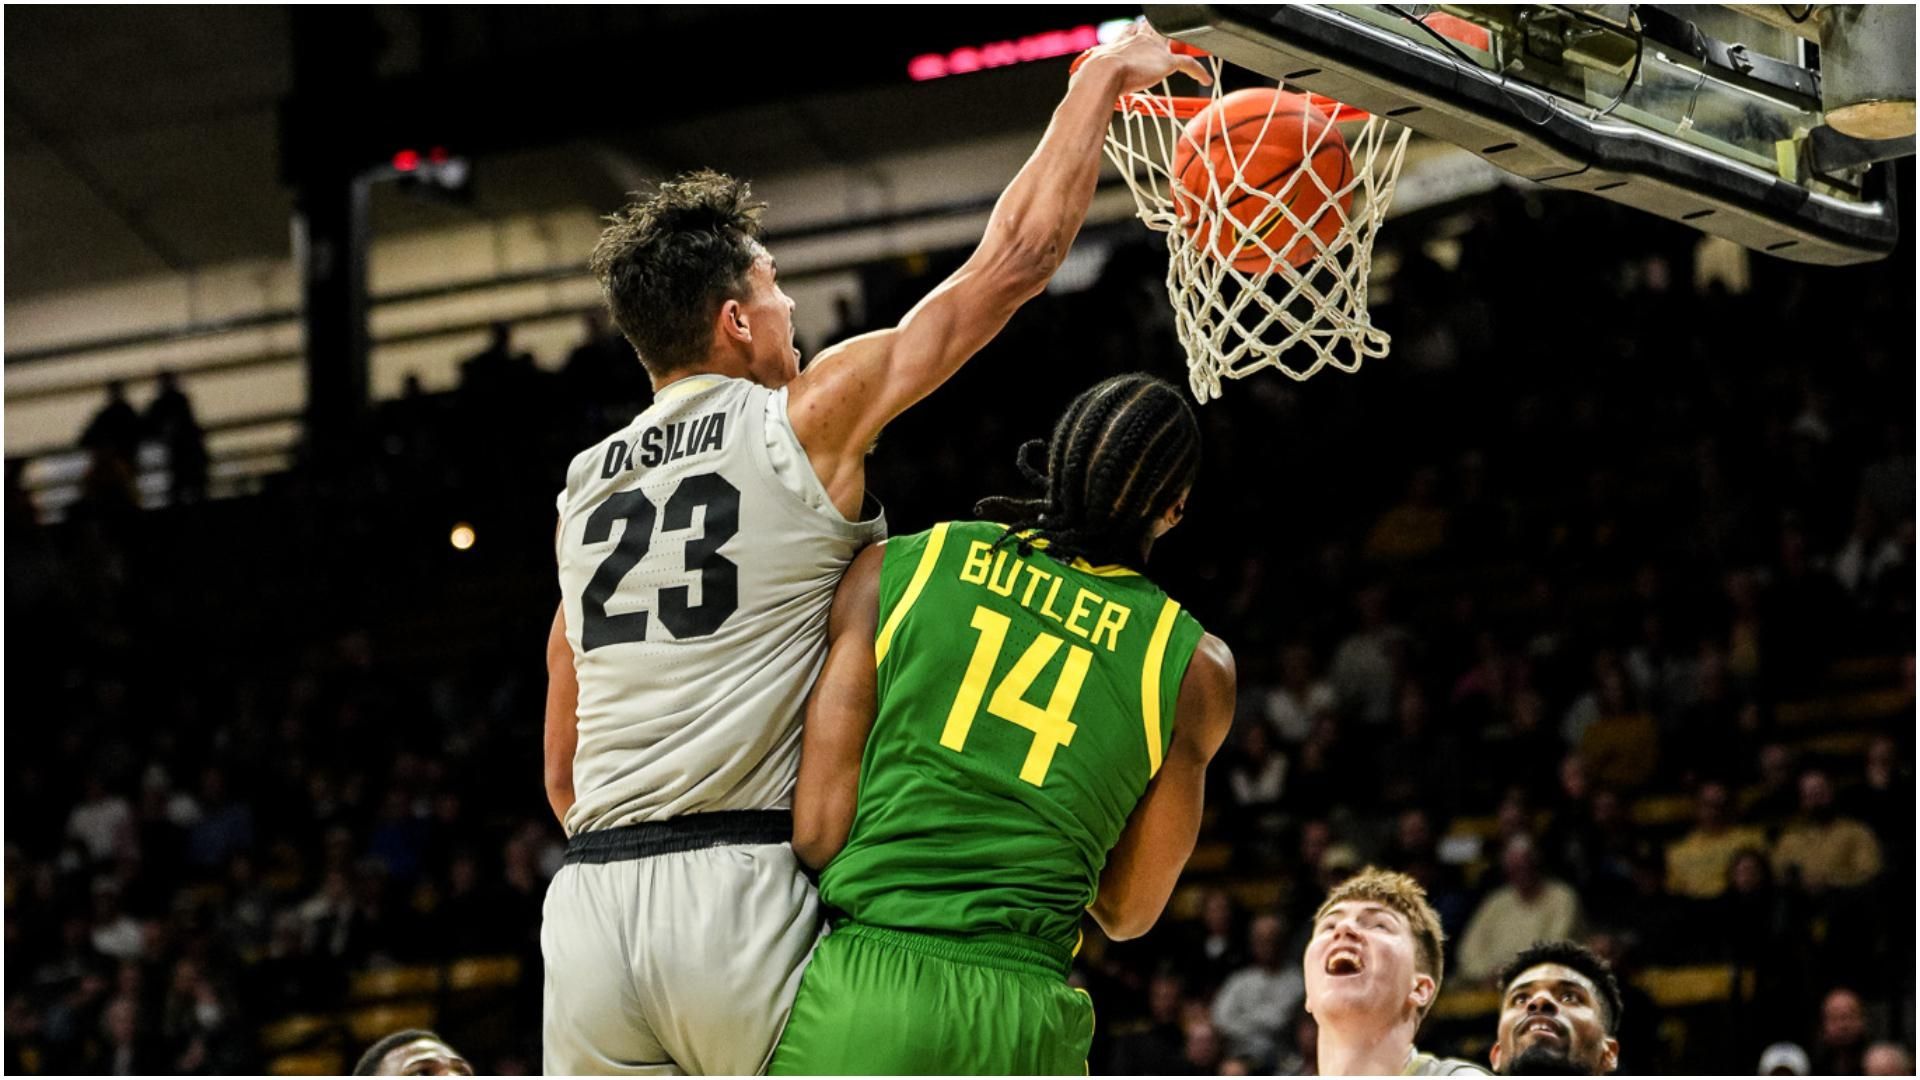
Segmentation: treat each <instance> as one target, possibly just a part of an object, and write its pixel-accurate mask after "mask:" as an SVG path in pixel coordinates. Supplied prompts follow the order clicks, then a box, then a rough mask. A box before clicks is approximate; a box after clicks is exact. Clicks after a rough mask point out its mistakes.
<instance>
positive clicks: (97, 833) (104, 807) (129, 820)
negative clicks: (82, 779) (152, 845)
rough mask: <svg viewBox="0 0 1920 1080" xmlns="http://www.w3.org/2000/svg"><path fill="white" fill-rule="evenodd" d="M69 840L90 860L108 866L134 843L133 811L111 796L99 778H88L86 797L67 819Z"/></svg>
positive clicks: (117, 796)
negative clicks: (126, 847) (110, 861)
mask: <svg viewBox="0 0 1920 1080" xmlns="http://www.w3.org/2000/svg"><path fill="white" fill-rule="evenodd" d="M67 838H68V839H70V840H73V841H75V842H77V843H78V844H79V845H80V846H81V848H82V849H83V850H84V851H85V852H86V854H87V857H88V858H89V859H92V860H93V861H94V862H107V861H109V860H111V859H113V858H114V857H115V856H116V855H118V854H119V853H120V850H121V848H122V847H123V846H124V845H125V844H127V843H129V842H131V840H132V839H133V807H132V806H130V805H128V803H127V800H126V799H125V798H123V797H121V796H119V795H116V794H113V793H111V792H109V791H108V790H107V785H106V784H105V783H104V782H102V781H101V779H100V777H99V776H89V777H87V787H86V794H85V796H83V797H82V798H81V800H80V802H79V804H78V805H76V806H75V807H74V808H73V812H72V813H71V814H68V815H67Z"/></svg>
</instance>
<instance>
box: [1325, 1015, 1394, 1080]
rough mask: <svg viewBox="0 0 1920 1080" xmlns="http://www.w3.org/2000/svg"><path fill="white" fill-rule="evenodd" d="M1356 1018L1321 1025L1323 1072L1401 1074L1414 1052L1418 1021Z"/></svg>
mask: <svg viewBox="0 0 1920 1080" xmlns="http://www.w3.org/2000/svg"><path fill="white" fill-rule="evenodd" d="M1342 1019H1343V1020H1345V1019H1347V1018H1344V1017H1343V1018H1342ZM1353 1019H1354V1021H1355V1022H1351V1023H1340V1024H1337V1025H1336V1024H1334V1023H1323V1024H1321V1025H1320V1053H1319V1073H1320V1075H1321V1076H1398V1075H1399V1074H1400V1072H1401V1070H1403V1069H1405V1068H1406V1067H1407V1060H1408V1059H1409V1058H1411V1057H1412V1056H1413V1033H1414V1031H1415V1029H1416V1028H1417V1027H1418V1025H1417V1024H1409V1023H1407V1022H1405V1021H1393V1022H1389V1023H1385V1024H1379V1023H1369V1022H1367V1020H1366V1019H1365V1018H1358V1017H1356V1018H1353Z"/></svg>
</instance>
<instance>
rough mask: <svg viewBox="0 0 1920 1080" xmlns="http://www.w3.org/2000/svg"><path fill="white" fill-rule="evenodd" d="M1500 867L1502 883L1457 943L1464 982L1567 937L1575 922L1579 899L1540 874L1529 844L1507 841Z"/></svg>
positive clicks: (1520, 840) (1523, 839)
mask: <svg viewBox="0 0 1920 1080" xmlns="http://www.w3.org/2000/svg"><path fill="white" fill-rule="evenodd" d="M1500 866H1501V869H1502V870H1503V871H1505V873H1506V879H1507V880H1506V884H1504V885H1502V886H1500V887H1499V888H1498V889H1495V890H1494V891H1493V892H1491V893H1489V894H1487V898H1486V899H1485V900H1483V901H1481V903H1480V908H1479V910H1477V911H1475V912H1474V913H1473V918H1472V919H1469V920H1468V921H1467V932H1466V934H1465V935H1463V936H1462V937H1461V939H1460V949H1459V962H1460V975H1461V976H1462V977H1463V978H1468V979H1483V978H1486V977H1488V976H1491V975H1493V974H1494V973H1495V972H1497V971H1499V970H1500V965H1501V964H1503V963H1505V962H1506V961H1507V959H1508V958H1509V957H1512V956H1514V955H1515V954H1517V953H1519V952H1520V951H1521V950H1523V949H1525V948H1526V947H1527V946H1529V945H1531V944H1533V943H1534V942H1536V941H1556V940H1559V939H1562V938H1569V937H1572V936H1573V935H1574V932H1575V930H1576V929H1577V928H1578V926H1579V924H1580V898H1579V897H1578V896H1576V895H1574V892H1573V890H1572V889H1570V888H1568V887H1567V884H1566V883H1565V882H1563V881H1558V880H1555V879H1553V878H1547V877H1543V876H1542V875H1541V873H1540V860H1539V856H1538V854H1537V853H1536V852H1535V851H1534V846H1533V842H1532V841H1531V840H1529V839H1527V838H1526V837H1516V838H1514V839H1513V840H1511V841H1509V842H1508V844H1507V846H1506V849H1505V850H1504V851H1503V852H1502V853H1501V856H1500Z"/></svg>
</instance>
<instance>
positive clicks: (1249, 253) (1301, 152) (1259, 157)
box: [1173, 87, 1353, 272]
mask: <svg viewBox="0 0 1920 1080" xmlns="http://www.w3.org/2000/svg"><path fill="white" fill-rule="evenodd" d="M1309 155H1311V156H1312V161H1311V163H1310V168H1311V171H1312V173H1313V175H1312V176H1309V175H1307V174H1306V173H1304V172H1302V171H1301V170H1300V163H1301V162H1302V161H1303V160H1305V159H1306V158H1307V157H1308V156H1309ZM1236 172H1237V173H1238V175H1239V176H1240V178H1241V180H1242V181H1243V183H1244V185H1245V186H1244V187H1242V186H1238V185H1236V184H1235V183H1234V176H1235V174H1236ZM1173 175H1174V179H1175V184H1174V192H1173V195H1174V205H1175V207H1176V209H1177V210H1178V211H1179V213H1180V219H1181V220H1182V221H1183V222H1185V223H1186V227H1187V229H1188V231H1189V232H1193V233H1195V240H1196V241H1197V242H1198V243H1199V244H1200V246H1202V247H1208V248H1211V249H1212V250H1213V253H1214V255H1215V256H1216V257H1218V258H1220V259H1227V258H1232V259H1233V265H1234V268H1235V269H1237V270H1242V271H1247V272H1253V271H1258V270H1264V269H1266V268H1267V267H1268V266H1270V265H1272V263H1273V260H1272V259H1271V258H1269V257H1268V255H1267V253H1266V252H1265V251H1262V250H1261V249H1260V247H1259V246H1258V245H1255V244H1251V243H1249V245H1248V246H1247V247H1245V248H1244V249H1242V250H1241V251H1240V252H1239V254H1238V255H1235V254H1234V248H1235V247H1236V246H1238V244H1239V242H1240V235H1241V234H1240V232H1239V230H1236V229H1234V228H1233V227H1231V226H1227V225H1225V224H1224V223H1217V222H1214V221H1209V220H1207V219H1205V218H1204V217H1203V215H1202V214H1201V212H1200V208H1201V206H1203V205H1217V204H1218V203H1220V202H1222V201H1224V202H1225V203H1226V213H1227V214H1228V215H1230V216H1231V217H1232V218H1233V219H1234V220H1235V221H1238V222H1240V223H1241V224H1242V225H1244V226H1246V228H1247V229H1248V230H1250V231H1252V232H1253V233H1254V234H1255V235H1257V236H1260V237H1261V238H1262V239H1264V240H1265V241H1266V243H1267V246H1268V247H1269V248H1272V249H1273V250H1274V251H1275V252H1276V253H1277V254H1278V255H1279V257H1280V258H1282V259H1285V260H1286V261H1287V262H1289V263H1291V264H1293V265H1294V266H1305V265H1306V264H1307V263H1309V262H1312V261H1313V260H1314V258H1315V257H1317V256H1318V255H1319V254H1320V248H1319V247H1317V246H1316V245H1315V244H1314V242H1313V241H1312V240H1309V239H1307V238H1306V237H1303V236H1301V235H1299V232H1298V230H1297V229H1296V228H1295V226H1294V224H1293V222H1292V221H1290V220H1288V218H1287V215H1286V214H1283V213H1281V212H1280V210H1279V208H1278V207H1276V206H1274V205H1273V203H1272V201H1271V200H1269V199H1268V198H1267V197H1266V196H1264V195H1261V194H1259V192H1268V193H1270V194H1274V195H1278V196H1279V197H1280V200H1281V202H1282V204H1283V205H1284V206H1286V207H1287V209H1289V210H1291V211H1292V212H1293V214H1294V216H1295V217H1297V218H1298V219H1299V220H1300V221H1302V222H1305V223H1307V225H1308V227H1309V228H1311V229H1312V230H1313V232H1314V235H1315V236H1317V237H1319V238H1320V240H1321V241H1322V242H1323V243H1331V242H1332V241H1333V238H1334V237H1335V236H1336V235H1338V234H1339V232H1340V229H1341V227H1342V226H1343V225H1344V224H1345V222H1346V214H1347V211H1348V210H1350V209H1352V207H1353V193H1352V192H1351V191H1346V190H1343V189H1344V188H1346V186H1347V184H1348V182H1349V181H1351V180H1352V179H1353V157H1352V155H1351V154H1350V153H1349V152H1348V151H1347V140H1345V139H1344V138H1342V137H1341V136H1340V130H1339V129H1338V128H1337V127H1334V126H1333V122H1332V121H1330V120H1329V119H1327V116H1326V114H1325V113H1323V112H1321V111H1320V110H1319V109H1316V108H1314V107H1313V106H1312V105H1311V104H1309V103H1308V101H1307V99H1306V98H1305V97H1304V96H1302V95H1300V94H1294V93H1288V92H1285V91H1280V90H1273V89H1269V88H1260V87H1256V88H1253V89H1248V90H1235V91H1234V92H1233V93H1231V94H1226V95H1224V96H1222V97H1221V98H1220V100H1219V101H1216V102H1214V103H1213V104H1211V105H1209V106H1207V107H1206V108H1205V109H1203V110H1201V111H1200V112H1199V113H1197V114H1196V115H1195V116H1194V118H1193V119H1192V120H1189V121H1188V122H1187V126H1186V130H1185V131H1184V132H1183V133H1182V134H1181V137H1180V144H1179V145H1178V146H1176V147H1175V148H1174V152H1173ZM1315 176H1317V177H1318V178H1319V180H1320V183H1319V184H1316V183H1315V182H1314V177H1315ZM1322 185H1325V186H1324V188H1323V187H1322ZM1248 189H1253V190H1248ZM1327 192H1333V193H1335V194H1337V195H1338V197H1339V206H1338V208H1337V209H1336V208H1335V207H1333V206H1330V205H1328V204H1329V201H1330V200H1329V199H1328V196H1327ZM1315 215H1318V216H1317V217H1316V216H1315ZM1216 227H1217V228H1218V234H1219V235H1217V236H1209V235H1207V234H1208V233H1209V232H1212V231H1214V230H1215V229H1216Z"/></svg>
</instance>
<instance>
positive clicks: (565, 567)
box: [556, 375, 886, 835]
mask: <svg viewBox="0 0 1920 1080" xmlns="http://www.w3.org/2000/svg"><path fill="white" fill-rule="evenodd" d="M558 504H559V509H560V528H559V534H558V539H557V541H556V555H557V557H558V559H559V567H560V594H561V604H562V606H563V608H564V610H565V613H566V624H567V640H568V642H569V643H570V644H571V645H572V646H573V660H574V671H575V673H576V675H577V676H578V679H579V684H580V701H579V710H578V712H579V744H578V747H577V748H576V750H575V751H574V757H573V784H574V797H575V801H574V804H573V808H572V809H571V810H569V811H568V812H567V820H566V829H567V833H568V834H569V835H573V834H576V833H580V832H586V831H593V830H598V829H607V828H612V827H614V826H618V825H627V824H631V823H634V822H639V821H658V820H663V819H666V818H672V817H678V816H680V815H683V814H693V813H704V812H708V811H714V810H770V809H781V808H785V807H788V806H791V805H792V801H793V784H794V777H795V774H796V771H797V769H798V766H799V759H800V725H801V717H802V713H803V711H804V706H805V703H806V697H807V691H808V689H809V688H811V686H812V685H813V680H814V677H815V676H816V675H817V674H818V673H819V670H820V665H821V663H822V661H823V660H824V659H825V656H826V632H827V615H828V612H829V609H830V608H831V607H832V604H833V594H834V590H835V588H836V587H837V586H838V585H839V582H840V578H841V575H842V574H844V573H845V572H846V568H847V564H848V563H850V562H851V561H852V560H853V557H854V555H856V554H858V553H859V551H860V549H861V548H863V547H865V546H866V545H868V544H869V543H872V542H874V541H876V540H879V539H882V538H883V537H884V536H885V535H886V524H885V519H884V517H882V516H880V515H879V514H877V513H876V515H875V517H874V518H873V519H871V520H867V521H860V522H849V521H847V520H846V519H845V518H844V517H842V516H841V514H840V513H839V512H838V511H837V510H836V509H835V508H834V506H833V504H832V502H831V501H830V500H829V499H828V498H827V495H826V492H825V490H824V489H823V487H822V486H821V484H820V481H819V479H818V478H817V477H816V476H815V475H814V472H813V467H812V465H811V464H809V462H808V461H807V457H806V453H805V451H804V450H803V449H802V448H801V446H800V443H799V440H798V439H797V438H796V437H795V435H794V433H793V429H792V426H791V424H790V423H789V422H788V420H787V393H786V391H785V390H784V389H782V390H768V389H766V388H765V387H761V386H758V385H755V384H754V383H751V382H748V381H746V380H744V379H730V378H725V377H723V376H717V375H696V376H690V377H688V378H685V379H682V380H680V381H678V382H674V383H671V384H669V385H667V386H666V387H664V388H662V389H661V390H660V392H659V393H658V394H657V395H656V396H655V399H654V402H653V404H652V405H651V406H649V407H648V408H647V409H646V410H645V411H644V412H642V413H640V415H639V416H637V417H635V418H634V420H633V422H632V423H630V424H628V425H627V426H626V427H624V428H622V429H621V430H619V431H617V432H615V433H614V434H613V435H611V436H609V437H608V438H606V439H604V440H602V441H601V442H600V443H598V444H596V445H595V446H593V447H591V448H590V449H588V450H585V451H583V452H581V453H580V454H579V455H578V456H576V457H575V458H574V459H573V462H572V463H571V464H570V465H569V466H568V467H567V486H566V490H565V491H563V492H561V494H560V497H559V500H558Z"/></svg>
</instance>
